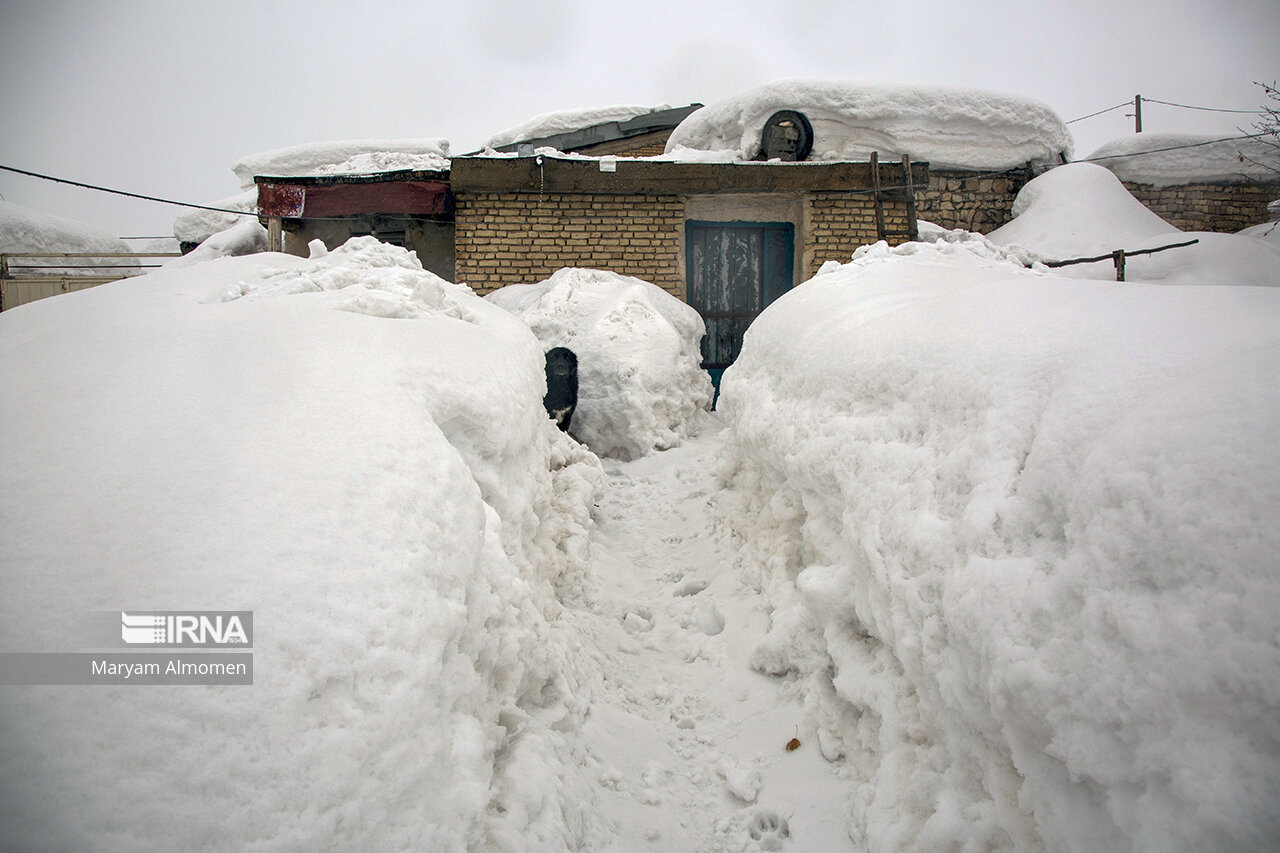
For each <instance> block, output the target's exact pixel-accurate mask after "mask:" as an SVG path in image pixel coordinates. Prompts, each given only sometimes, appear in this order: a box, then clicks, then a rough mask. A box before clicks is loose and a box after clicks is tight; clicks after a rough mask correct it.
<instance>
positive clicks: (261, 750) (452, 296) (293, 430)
mask: <svg viewBox="0 0 1280 853" xmlns="http://www.w3.org/2000/svg"><path fill="white" fill-rule="evenodd" d="M542 371H543V360H542V350H541V348H540V347H539V345H538V342H537V340H536V339H535V338H534V336H533V335H532V334H530V333H529V330H528V329H527V328H526V327H525V326H524V325H523V324H521V323H520V322H519V321H517V320H516V319H515V318H513V317H511V316H510V315H509V314H507V313H506V312H504V311H501V310H499V309H498V308H496V307H495V306H492V305H489V304H487V303H485V302H484V301H483V300H481V299H479V298H477V297H475V296H474V295H472V294H471V293H470V291H469V290H468V289H467V288H465V287H462V286H458V285H452V284H448V283H447V282H443V281H442V280H440V279H438V278H436V277H435V276H433V275H431V274H430V273H427V272H424V271H423V270H422V269H421V267H420V266H419V265H418V264H417V262H416V260H415V259H414V258H413V256H412V255H411V254H410V253H407V252H405V251H404V250H402V249H398V248H394V247H390V246H385V245H383V244H379V243H377V242H376V241H375V240H373V239H372V238H360V239H356V240H353V241H351V242H349V243H348V244H347V245H346V246H344V247H342V248H341V249H339V250H336V251H334V252H333V253H331V254H329V255H327V256H322V257H316V258H313V259H311V260H304V259H299V258H293V257H290V256H285V255H267V254H263V255H254V256H249V257H241V258H224V259H220V260H215V261H211V262H208V263H204V264H199V265H196V266H192V267H190V268H187V269H181V270H174V271H162V272H159V273H156V274H153V275H149V276H145V277H142V278H139V279H133V280H130V281H128V282H122V283H118V284H109V285H104V286H102V287H99V288H95V289H93V290H91V291H87V292H84V293H76V294H71V295H68V296H65V297H62V298H60V299H57V300H48V301H47V302H45V303H33V304H31V305H28V306H24V307H23V308H20V309H17V310H15V311H13V312H11V313H10V312H6V313H5V314H4V315H0V399H4V400H7V401H10V404H9V405H6V406H5V407H4V408H3V410H2V413H0V436H2V437H3V440H2V441H0V511H2V512H3V516H4V518H5V519H6V521H5V535H4V536H3V537H0V575H2V577H3V581H2V584H3V588H4V590H5V595H4V604H3V613H4V618H3V619H0V649H4V650H6V651H70V650H75V647H74V646H73V647H72V648H68V645H69V644H72V643H74V642H76V641H75V640H72V639H71V638H72V637H81V636H83V633H82V632H80V631H79V630H78V629H77V626H78V625H79V623H80V620H81V619H82V616H83V614H84V613H85V612H86V611H95V610H102V611H120V610H128V609H168V608H174V609H250V610H253V611H254V615H255V634H256V636H255V648H254V659H255V673H254V680H255V683H254V685H253V686H252V687H222V688H212V687H172V688H164V687H30V686H28V687H22V686H7V687H0V724H2V727H3V731H4V733H5V735H4V738H3V745H2V747H0V780H2V781H0V787H2V789H3V792H2V794H0V825H3V826H4V827H5V841H6V843H7V844H10V845H13V846H14V847H15V848H17V849H74V850H89V849H92V850H131V851H132V850H139V849H160V848H164V849H173V848H181V849H184V850H187V849H189V850H199V849H219V850H225V849H238V850H245V849H297V850H303V849H306V850H319V849H339V848H340V849H361V850H374V849H377V850H404V849H431V850H451V851H461V850H477V849H485V850H488V849H498V850H510V849H525V848H526V847H530V848H537V849H556V848H560V847H572V846H573V845H574V844H575V843H576V842H575V840H576V839H577V838H579V837H580V835H581V833H582V832H583V826H584V822H585V820H586V816H584V814H583V810H584V809H586V808H588V806H586V805H585V804H583V803H581V802H580V801H579V800H577V799H574V800H567V798H566V797H564V796H562V795H561V793H560V792H561V787H562V784H563V783H562V781H561V778H562V776H563V773H562V772H561V769H560V764H561V762H562V761H563V759H564V756H565V754H566V752H567V751H568V749H569V747H568V745H567V743H566V740H565V738H566V737H568V736H569V735H568V734H567V733H571V732H572V731H573V730H574V728H575V727H576V725H577V721H578V719H579V717H580V714H581V705H580V702H581V701H582V700H581V698H579V697H576V696H575V691H576V689H577V683H578V681H579V677H580V672H579V667H581V666H582V664H581V662H580V661H581V657H580V655H578V654H577V653H576V650H575V648H574V646H573V644H572V643H571V642H570V640H569V639H568V638H567V634H566V631H565V629H564V628H563V627H562V626H561V624H560V622H559V620H558V619H557V618H556V614H557V613H558V612H559V610H560V604H559V600H558V599H559V597H560V596H563V595H567V594H572V593H574V592H575V591H576V590H577V589H578V588H580V587H581V585H582V582H583V574H582V573H583V571H584V565H585V563H584V561H585V537H586V534H587V525H588V524H589V514H588V512H589V507H590V502H591V500H592V499H593V496H594V495H595V494H596V491H597V489H598V486H599V482H600V478H601V474H600V471H599V467H598V462H596V460H595V459H594V458H593V457H591V456H590V455H589V454H586V453H585V452H584V451H582V450H581V449H580V448H579V447H578V446H577V445H576V444H574V443H573V442H572V441H570V440H568V439H566V438H565V437H564V436H562V435H561V434H560V433H559V432H558V431H557V430H556V429H555V428H554V427H553V426H552V425H551V423H550V421H549V420H548V419H547V417H546V414H545V412H544V411H543V409H542V405H541V397H542V393H543V390H542V389H543V381H544V380H543V373H542ZM18 400H21V401H24V403H23V404H22V405H15V404H14V401H18ZM37 403H38V404H37ZM557 590H559V591H560V596H558V595H557ZM117 618H118V617H117ZM117 625H118V623H117ZM68 626H71V627H70V628H69V627H68ZM116 630H118V628H117V629H116ZM109 639H110V638H107V640H106V641H104V640H103V639H102V638H98V639H97V640H96V642H93V641H89V642H86V641H85V640H79V642H80V643H84V644H86V645H88V646H89V647H94V646H97V647H101V646H103V645H106V644H107V643H108V642H109Z"/></svg>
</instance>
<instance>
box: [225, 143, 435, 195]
mask: <svg viewBox="0 0 1280 853" xmlns="http://www.w3.org/2000/svg"><path fill="white" fill-rule="evenodd" d="M448 168H449V140H447V139H440V138H429V139H347V140H340V141H337V142H309V143H306V144H303V145H293V146H290V147H288V148H278V149H276V150H274V151H264V152H262V153H260V154H251V155H249V156H248V157H242V158H241V159H239V160H237V161H236V162H235V163H234V164H232V166H231V169H232V171H234V172H235V173H236V177H237V178H239V179H240V186H242V187H244V188H245V189H248V188H250V187H252V186H253V179H254V176H255V175H270V176H272V177H295V176H298V175H361V174H368V173H371V172H393V171H397V170H400V169H416V170H422V171H445V170H447V169H448Z"/></svg>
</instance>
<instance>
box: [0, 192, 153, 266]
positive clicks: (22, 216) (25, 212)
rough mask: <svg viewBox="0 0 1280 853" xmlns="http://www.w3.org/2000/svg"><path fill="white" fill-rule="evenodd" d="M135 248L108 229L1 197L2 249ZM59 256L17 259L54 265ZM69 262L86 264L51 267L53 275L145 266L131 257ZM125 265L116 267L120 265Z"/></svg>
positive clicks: (17, 263) (22, 262)
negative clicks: (42, 211)
mask: <svg viewBox="0 0 1280 853" xmlns="http://www.w3.org/2000/svg"><path fill="white" fill-rule="evenodd" d="M129 251H131V249H130V248H129V246H128V244H127V243H125V241H124V240H121V239H120V238H119V237H114V236H112V235H111V234H108V233H107V232H106V231H102V230H99V229H97V228H94V227H93V226H91V225H86V224H85V223H83V222H78V221H76V220H74V219H65V218H63V217H61V216H50V215H49V214H47V213H41V212H40V211H38V210H32V209H31V208H29V207H23V206H22V205H20V204H13V203H12V202H7V201H0V252H34V253H37V254H44V253H55V254H56V253H63V252H71V253H78V252H103V253H106V254H112V253H123V252H129ZM58 262H59V261H58V259H57V258H30V259H27V258H20V259H17V260H14V261H13V264H14V266H15V267H17V266H20V265H26V264H30V265H31V266H51V265H53V264H56V263H58ZM66 263H71V264H76V265H79V266H82V267H85V268H81V269H75V268H69V267H57V268H56V269H51V270H49V271H48V274H49V275H60V276H61V275H102V274H103V273H104V272H106V273H119V274H120V275H138V274H139V273H140V272H142V269H141V268H140V267H139V266H138V263H137V261H131V260H129V259H127V258H69V259H67V261H66ZM121 264H123V265H125V268H124V269H116V268H114V267H116V266H118V265H121ZM104 266H106V267H113V269H107V270H103V269H96V268H97V267H104ZM15 272H20V273H21V274H23V275H28V274H37V275H38V274H40V272H39V271H38V270H32V269H21V270H15Z"/></svg>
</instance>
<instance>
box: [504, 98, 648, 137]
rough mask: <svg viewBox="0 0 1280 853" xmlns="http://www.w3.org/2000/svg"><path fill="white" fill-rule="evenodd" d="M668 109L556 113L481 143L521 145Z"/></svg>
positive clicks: (595, 109)
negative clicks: (529, 141) (515, 143)
mask: <svg viewBox="0 0 1280 853" xmlns="http://www.w3.org/2000/svg"><path fill="white" fill-rule="evenodd" d="M669 109H671V106H670V105H669V104H662V105H661V106H656V107H652V106H638V105H635V104H622V105H618V106H612V107H587V108H584V109H578V110H557V111H555V112H550V113H542V114H541V115H536V116H534V117H533V118H531V119H529V120H528V121H526V122H524V123H523V124H520V125H517V126H516V127H511V128H507V129H506V130H504V131H501V132H500V133H495V134H494V135H493V136H491V137H489V140H488V141H487V142H485V147H486V148H497V147H499V146H501V145H510V144H511V143H513V142H523V141H525V140H526V139H541V138H543V137H544V136H555V135H556V134H558V133H573V132H574V131H578V130H585V129H586V128H588V127H595V126H596V125H597V124H605V123H606V122H611V121H629V120H631V119H633V118H636V117H637V116H642V115H647V114H648V113H656V112H659V111H661V110H669Z"/></svg>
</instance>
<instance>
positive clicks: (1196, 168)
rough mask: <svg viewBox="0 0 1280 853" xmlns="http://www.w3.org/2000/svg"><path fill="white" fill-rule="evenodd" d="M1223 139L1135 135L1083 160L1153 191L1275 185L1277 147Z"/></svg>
mask: <svg viewBox="0 0 1280 853" xmlns="http://www.w3.org/2000/svg"><path fill="white" fill-rule="evenodd" d="M1224 136H1230V134H1194V133H1135V134H1131V135H1128V136H1121V137H1118V138H1116V139H1113V140H1111V141H1110V142H1107V143H1105V144H1104V145H1102V146H1101V147H1100V148H1098V150H1096V151H1094V152H1093V153H1092V154H1090V155H1089V156H1088V157H1086V158H1085V159H1086V160H1089V161H1092V162H1096V163H1098V164H1099V165H1101V166H1105V167H1106V168H1108V169H1110V170H1111V171H1112V172H1115V173H1116V175H1117V176H1118V177H1119V178H1120V180H1122V181H1128V182H1130V183H1135V184H1151V185H1153V186H1158V187H1161V186H1174V185H1177V184H1193V183H1210V184H1212V183H1231V184H1235V183H1242V182H1244V181H1249V180H1263V181H1270V182H1272V183H1275V182H1278V181H1280V148H1277V147H1276V144H1275V142H1274V141H1268V140H1266V139H1246V138H1238V139H1224V138H1223V137H1224ZM1166 149H1171V150H1166Z"/></svg>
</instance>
